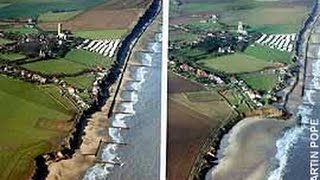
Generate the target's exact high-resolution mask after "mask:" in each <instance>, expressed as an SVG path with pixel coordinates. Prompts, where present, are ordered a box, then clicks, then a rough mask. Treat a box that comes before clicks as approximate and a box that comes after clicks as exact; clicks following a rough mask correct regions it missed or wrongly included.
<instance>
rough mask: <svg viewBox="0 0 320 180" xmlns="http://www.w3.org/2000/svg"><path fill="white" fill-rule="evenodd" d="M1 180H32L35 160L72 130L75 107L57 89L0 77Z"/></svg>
mask: <svg viewBox="0 0 320 180" xmlns="http://www.w3.org/2000/svg"><path fill="white" fill-rule="evenodd" d="M0 84H1V86H0V99H1V101H0V107H1V108H0V119H1V126H0V133H1V136H0V179H6V180H15V179H28V176H29V175H30V173H31V170H32V168H33V159H34V158H35V157H36V156H38V155H39V154H42V153H45V152H47V151H49V150H50V149H52V148H53V146H52V144H53V143H56V142H58V140H59V139H60V138H59V137H61V136H63V135H64V134H65V133H66V132H67V131H69V130H70V128H71V126H72V124H71V123H72V122H67V121H68V120H70V119H71V118H72V117H73V114H74V113H75V109H74V106H73V105H72V104H71V103H70V102H69V101H68V100H67V99H65V98H64V97H62V96H61V95H60V94H59V91H58V89H57V88H56V87H54V86H46V87H39V86H34V85H32V84H29V83H25V82H22V81H19V80H14V79H11V78H7V77H5V76H0Z"/></svg>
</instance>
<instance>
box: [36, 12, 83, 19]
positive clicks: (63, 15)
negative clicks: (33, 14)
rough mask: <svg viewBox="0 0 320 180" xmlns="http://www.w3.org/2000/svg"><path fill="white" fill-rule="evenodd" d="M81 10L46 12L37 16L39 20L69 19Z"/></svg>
mask: <svg viewBox="0 0 320 180" xmlns="http://www.w3.org/2000/svg"><path fill="white" fill-rule="evenodd" d="M81 12H82V11H67V12H47V13H44V14H41V15H40V16H39V17H38V21H40V22H50V21H57V22H61V21H65V20H68V19H71V18H73V17H75V16H76V15H78V14H79V13H81Z"/></svg>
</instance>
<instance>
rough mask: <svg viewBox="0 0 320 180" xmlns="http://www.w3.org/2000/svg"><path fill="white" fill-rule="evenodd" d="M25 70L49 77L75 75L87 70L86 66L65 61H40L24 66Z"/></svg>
mask: <svg viewBox="0 0 320 180" xmlns="http://www.w3.org/2000/svg"><path fill="white" fill-rule="evenodd" d="M23 67H24V68H26V69H29V70H31V71H35V72H40V73H43V74H47V75H52V74H73V73H79V72H81V71H84V70H86V69H87V67H86V66H84V65H81V64H78V63H74V62H71V61H67V60H65V59H53V60H46V61H39V62H34V63H29V64H25V65H23Z"/></svg>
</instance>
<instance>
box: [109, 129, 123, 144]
mask: <svg viewBox="0 0 320 180" xmlns="http://www.w3.org/2000/svg"><path fill="white" fill-rule="evenodd" d="M109 136H110V138H111V140H112V141H113V142H115V143H122V142H123V139H122V136H121V129H119V128H112V127H110V128H109Z"/></svg>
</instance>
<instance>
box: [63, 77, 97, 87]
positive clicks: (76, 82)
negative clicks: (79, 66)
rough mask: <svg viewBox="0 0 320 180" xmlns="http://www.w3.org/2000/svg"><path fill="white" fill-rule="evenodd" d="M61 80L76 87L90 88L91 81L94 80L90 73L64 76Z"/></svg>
mask: <svg viewBox="0 0 320 180" xmlns="http://www.w3.org/2000/svg"><path fill="white" fill-rule="evenodd" d="M63 80H64V81H66V82H67V83H68V84H70V85H72V86H74V87H76V88H77V89H87V90H90V89H91V88H92V84H93V81H94V80H95V76H94V75H92V74H86V75H81V76H77V77H66V78H63Z"/></svg>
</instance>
